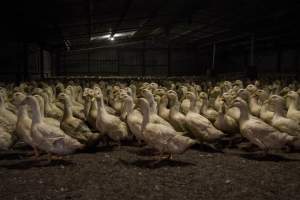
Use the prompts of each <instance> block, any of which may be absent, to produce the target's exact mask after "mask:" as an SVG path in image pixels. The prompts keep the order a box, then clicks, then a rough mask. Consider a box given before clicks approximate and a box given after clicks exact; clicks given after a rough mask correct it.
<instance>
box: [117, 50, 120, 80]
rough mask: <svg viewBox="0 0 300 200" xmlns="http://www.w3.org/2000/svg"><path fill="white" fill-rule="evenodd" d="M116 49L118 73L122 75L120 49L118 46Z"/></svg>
mask: <svg viewBox="0 0 300 200" xmlns="http://www.w3.org/2000/svg"><path fill="white" fill-rule="evenodd" d="M116 51H117V74H118V76H120V50H119V48H118V47H117V48H116Z"/></svg>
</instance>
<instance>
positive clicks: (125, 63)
mask: <svg viewBox="0 0 300 200" xmlns="http://www.w3.org/2000/svg"><path fill="white" fill-rule="evenodd" d="M197 63H198V55H197V54H196V51H195V50H193V49H189V48H168V47H167V46H163V45H159V46H153V45H151V46H146V45H145V44H144V45H136V46H131V47H118V48H104V49H95V50H89V51H81V52H72V51H70V52H65V53H63V54H62V55H61V56H60V65H61V67H60V69H59V72H58V73H57V74H58V75H137V76H142V75H146V76H151V75H153V76H155V75H170V76H171V75H179V76H180V75H197V74H198V75H199V74H200V73H201V70H200V69H199V68H198V66H197Z"/></svg>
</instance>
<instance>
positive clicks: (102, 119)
mask: <svg viewBox="0 0 300 200" xmlns="http://www.w3.org/2000/svg"><path fill="white" fill-rule="evenodd" d="M95 98H96V100H97V107H98V111H97V118H96V127H97V130H98V131H100V132H101V133H103V134H107V135H108V136H109V137H110V138H111V139H112V140H114V141H117V142H120V141H121V140H125V139H129V133H128V128H127V125H126V123H124V122H122V121H121V120H120V118H119V117H117V116H114V115H111V114H109V113H108V112H107V111H106V109H105V106H104V100H103V95H102V92H101V89H100V88H99V89H97V90H95Z"/></svg>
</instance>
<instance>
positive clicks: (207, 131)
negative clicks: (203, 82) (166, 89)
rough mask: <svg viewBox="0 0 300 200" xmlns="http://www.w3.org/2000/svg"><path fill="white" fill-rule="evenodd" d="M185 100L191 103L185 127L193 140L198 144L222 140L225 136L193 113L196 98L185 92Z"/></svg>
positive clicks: (192, 94)
mask: <svg viewBox="0 0 300 200" xmlns="http://www.w3.org/2000/svg"><path fill="white" fill-rule="evenodd" d="M186 95H187V96H186V97H187V98H188V99H189V100H190V102H191V106H190V110H189V112H188V113H187V115H186V120H185V121H186V125H187V128H188V129H189V130H190V131H191V133H192V134H193V135H194V137H195V138H197V139H198V140H200V142H212V141H215V140H218V139H220V138H222V137H223V136H224V135H225V134H224V133H223V132H222V131H220V130H218V129H216V128H215V127H214V126H213V124H212V123H211V122H210V121H209V120H208V119H206V118H205V117H203V116H202V115H200V114H199V113H197V112H196V111H195V107H196V96H195V94H194V93H192V92H187V94H186Z"/></svg>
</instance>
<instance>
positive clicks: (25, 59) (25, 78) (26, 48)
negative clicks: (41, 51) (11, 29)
mask: <svg viewBox="0 0 300 200" xmlns="http://www.w3.org/2000/svg"><path fill="white" fill-rule="evenodd" d="M23 65H24V66H23V69H24V70H23V71H24V72H23V73H24V80H28V44H27V43H24V64H23Z"/></svg>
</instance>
